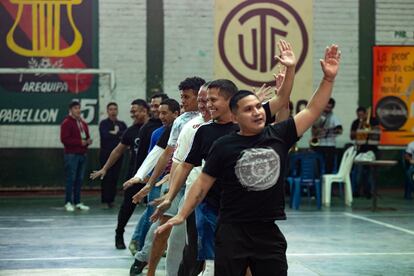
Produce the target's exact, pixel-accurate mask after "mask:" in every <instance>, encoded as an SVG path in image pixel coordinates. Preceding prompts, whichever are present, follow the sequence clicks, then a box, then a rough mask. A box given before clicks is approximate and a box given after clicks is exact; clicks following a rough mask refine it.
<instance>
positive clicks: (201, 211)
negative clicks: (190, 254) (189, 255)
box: [195, 202, 218, 260]
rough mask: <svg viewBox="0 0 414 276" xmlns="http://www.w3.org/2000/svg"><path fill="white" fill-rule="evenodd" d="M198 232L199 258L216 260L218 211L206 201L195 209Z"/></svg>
mask: <svg viewBox="0 0 414 276" xmlns="http://www.w3.org/2000/svg"><path fill="white" fill-rule="evenodd" d="M195 215H196V226H197V233H198V242H197V245H198V260H214V256H215V253H214V252H215V249H214V240H215V232H216V227H217V216H218V211H217V210H215V209H214V208H213V207H211V206H210V205H208V204H207V203H205V202H202V203H200V204H199V205H198V206H197V207H196V209H195Z"/></svg>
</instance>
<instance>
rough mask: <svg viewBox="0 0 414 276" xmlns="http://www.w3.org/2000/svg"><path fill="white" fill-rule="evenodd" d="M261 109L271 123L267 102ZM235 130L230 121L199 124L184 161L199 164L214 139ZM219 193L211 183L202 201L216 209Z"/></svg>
mask: <svg viewBox="0 0 414 276" xmlns="http://www.w3.org/2000/svg"><path fill="white" fill-rule="evenodd" d="M263 109H264V110H265V113H266V124H271V123H272V122H273V121H274V120H275V117H274V116H273V117H272V116H271V113H270V106H269V102H267V103H265V104H263ZM236 131H239V125H238V124H234V123H232V122H230V123H227V124H218V123H215V122H213V121H211V122H208V123H206V124H204V125H202V126H200V127H199V128H198V129H197V132H196V134H195V135H194V139H193V143H192V145H191V149H190V152H189V153H188V155H187V157H186V159H185V162H187V163H189V164H192V165H194V167H198V166H201V165H202V161H203V160H206V158H207V155H208V153H209V151H210V148H211V146H212V145H213V143H214V141H216V140H217V139H218V138H220V137H222V136H224V135H227V134H229V133H232V132H236ZM220 193H221V190H220V185H213V187H212V188H211V189H210V190H209V191H208V193H207V195H206V197H205V198H204V201H205V202H207V203H208V204H209V205H210V206H211V207H213V208H216V209H217V210H218V209H219V207H220Z"/></svg>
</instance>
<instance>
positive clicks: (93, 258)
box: [0, 256, 131, 262]
mask: <svg viewBox="0 0 414 276" xmlns="http://www.w3.org/2000/svg"><path fill="white" fill-rule="evenodd" d="M113 259H131V256H92V257H91V256H89V257H88V256H79V257H53V258H14V259H13V258H8V259H0V261H3V262H10V261H71V260H113Z"/></svg>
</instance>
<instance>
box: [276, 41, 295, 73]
mask: <svg viewBox="0 0 414 276" xmlns="http://www.w3.org/2000/svg"><path fill="white" fill-rule="evenodd" d="M278 48H279V51H280V55H279V56H275V58H277V59H278V60H279V62H280V63H282V64H283V65H284V66H286V67H291V66H295V65H296V57H295V54H294V53H293V50H292V46H291V45H290V43H288V42H286V41H284V40H283V39H281V40H280V41H279V43H278Z"/></svg>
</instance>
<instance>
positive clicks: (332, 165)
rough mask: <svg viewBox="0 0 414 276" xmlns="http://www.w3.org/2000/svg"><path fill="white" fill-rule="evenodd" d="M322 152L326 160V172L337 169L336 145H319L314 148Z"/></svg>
mask: <svg viewBox="0 0 414 276" xmlns="http://www.w3.org/2000/svg"><path fill="white" fill-rule="evenodd" d="M312 149H313V150H314V151H316V152H318V153H320V154H322V156H323V158H324V161H325V174H330V173H334V170H336V149H335V147H325V146H317V147H313V148H312Z"/></svg>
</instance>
